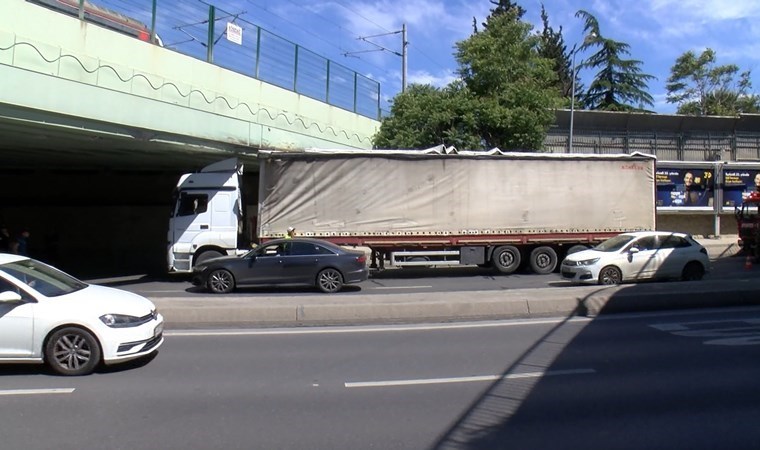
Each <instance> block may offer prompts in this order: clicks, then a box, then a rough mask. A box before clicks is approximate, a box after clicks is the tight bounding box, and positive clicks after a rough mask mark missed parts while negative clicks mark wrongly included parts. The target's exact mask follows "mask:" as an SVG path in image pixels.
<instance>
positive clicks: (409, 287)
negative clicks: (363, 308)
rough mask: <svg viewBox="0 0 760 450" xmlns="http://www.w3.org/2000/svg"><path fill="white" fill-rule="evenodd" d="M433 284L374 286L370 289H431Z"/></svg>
mask: <svg viewBox="0 0 760 450" xmlns="http://www.w3.org/2000/svg"><path fill="white" fill-rule="evenodd" d="M432 287H433V286H372V287H371V288H370V289H380V290H383V289H385V290H388V289H430V288H432Z"/></svg>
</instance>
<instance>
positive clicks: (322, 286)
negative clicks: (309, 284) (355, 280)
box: [317, 269, 343, 294]
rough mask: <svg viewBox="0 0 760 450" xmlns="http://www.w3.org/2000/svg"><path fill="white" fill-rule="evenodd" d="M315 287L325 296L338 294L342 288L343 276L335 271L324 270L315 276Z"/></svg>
mask: <svg viewBox="0 0 760 450" xmlns="http://www.w3.org/2000/svg"><path fill="white" fill-rule="evenodd" d="M317 287H318V288H319V290H320V291H322V292H324V293H326V294H332V293H333V292H338V291H339V290H340V289H341V288H342V287H343V275H341V273H340V271H339V270H337V269H325V270H323V271H321V272H319V275H317Z"/></svg>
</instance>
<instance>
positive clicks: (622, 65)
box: [575, 10, 655, 111]
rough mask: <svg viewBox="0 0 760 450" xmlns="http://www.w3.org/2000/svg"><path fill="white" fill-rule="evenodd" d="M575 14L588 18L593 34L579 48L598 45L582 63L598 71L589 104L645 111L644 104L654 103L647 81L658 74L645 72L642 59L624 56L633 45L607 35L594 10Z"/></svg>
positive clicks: (587, 29)
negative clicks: (603, 33) (593, 12)
mask: <svg viewBox="0 0 760 450" xmlns="http://www.w3.org/2000/svg"><path fill="white" fill-rule="evenodd" d="M575 16H576V17H580V18H583V19H584V20H585V22H586V24H585V27H584V32H585V33H586V34H587V35H588V36H591V37H592V38H591V39H587V40H585V41H584V42H583V45H581V46H580V47H579V48H578V51H583V50H586V49H589V48H598V50H597V52H596V53H594V54H593V55H591V56H590V57H589V58H588V59H587V60H586V61H585V62H583V63H582V64H581V66H580V67H585V68H590V69H595V70H597V71H598V72H597V74H596V76H595V78H594V80H593V81H592V82H591V85H590V86H589V89H588V91H587V92H586V94H585V95H584V98H583V103H584V105H585V107H586V108H588V109H598V110H606V111H641V110H644V105H649V106H654V99H653V98H652V96H651V95H650V94H649V92H647V89H648V84H647V82H648V81H650V80H653V79H655V77H654V76H652V75H648V74H645V73H643V72H642V71H641V64H642V62H641V61H639V60H635V59H624V56H626V55H630V53H631V52H630V50H629V49H630V45H628V44H626V43H625V42H619V41H615V40H613V39H609V38H605V37H604V36H603V35H602V34H601V32H600V29H599V22H598V21H597V20H596V17H594V16H593V15H591V14H590V13H588V12H586V11H583V10H580V11H578V12H576V13H575ZM633 105H637V106H633Z"/></svg>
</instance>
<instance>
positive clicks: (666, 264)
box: [561, 231, 710, 284]
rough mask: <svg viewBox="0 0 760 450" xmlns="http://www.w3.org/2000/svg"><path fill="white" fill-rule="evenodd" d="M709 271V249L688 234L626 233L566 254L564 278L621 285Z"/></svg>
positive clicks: (691, 277)
mask: <svg viewBox="0 0 760 450" xmlns="http://www.w3.org/2000/svg"><path fill="white" fill-rule="evenodd" d="M709 270H710V258H709V257H708V255H707V250H706V249H705V248H704V247H703V246H702V245H701V244H699V243H698V242H697V241H695V240H694V239H693V238H692V237H691V236H690V235H688V234H685V233H671V232H667V231H639V232H634V233H623V234H620V235H617V236H615V237H613V238H610V239H607V240H606V241H604V242H602V243H601V244H599V245H597V246H596V247H594V248H591V249H588V250H582V251H579V252H576V253H572V254H569V255H567V257H566V258H565V260H564V261H562V266H561V272H562V278H564V279H565V280H570V281H573V282H576V283H591V284H620V283H624V282H627V281H639V280H647V279H680V280H684V281H692V280H701V279H702V277H703V276H704V275H705V273H707V272H709Z"/></svg>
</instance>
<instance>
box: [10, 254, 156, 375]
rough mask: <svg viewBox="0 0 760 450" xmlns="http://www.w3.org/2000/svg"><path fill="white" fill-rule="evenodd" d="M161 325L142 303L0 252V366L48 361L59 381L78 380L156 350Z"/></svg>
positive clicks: (152, 310)
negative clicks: (101, 366)
mask: <svg viewBox="0 0 760 450" xmlns="http://www.w3.org/2000/svg"><path fill="white" fill-rule="evenodd" d="M163 327H164V318H163V317H162V316H161V314H159V313H158V312H157V311H156V307H155V306H154V305H153V303H152V302H151V301H150V300H148V299H146V298H144V297H141V296H139V295H137V294H133V293H131V292H126V291H122V290H118V289H113V288H108V287H104V286H97V285H89V284H87V283H84V282H82V281H79V280H77V279H76V278H74V277H72V276H71V275H68V274H66V273H64V272H62V271H60V270H58V269H56V268H54V267H51V266H49V265H47V264H44V263H42V262H39V261H36V260H34V259H30V258H27V257H24V256H18V255H10V254H5V253H0V363H19V362H37V363H47V364H48V365H49V366H50V367H51V368H52V369H53V370H54V371H55V372H57V373H59V374H61V375H85V374H89V373H91V372H92V371H94V370H95V368H96V367H97V366H98V365H99V364H100V363H101V362H102V363H105V364H111V363H115V362H120V361H127V360H131V359H135V358H139V357H142V356H146V355H149V354H150V353H152V352H155V351H156V350H157V349H158V347H160V346H161V344H162V343H163V341H164V339H163Z"/></svg>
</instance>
